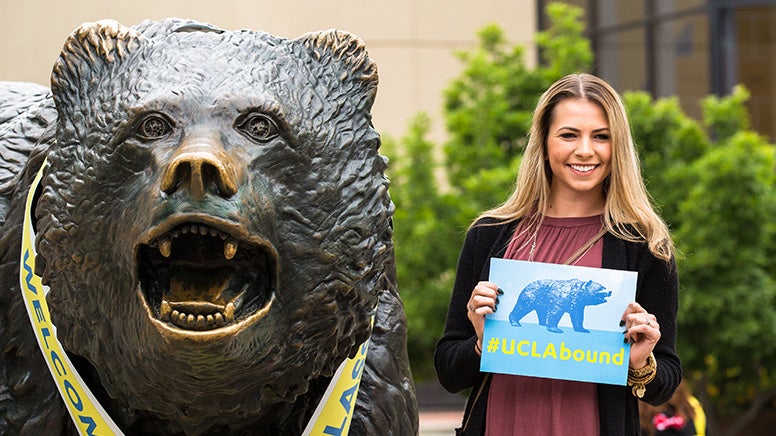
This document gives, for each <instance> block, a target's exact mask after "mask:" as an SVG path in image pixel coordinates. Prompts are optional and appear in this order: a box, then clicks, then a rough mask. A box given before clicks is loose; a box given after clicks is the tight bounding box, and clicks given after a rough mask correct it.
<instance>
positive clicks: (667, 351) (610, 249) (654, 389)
mask: <svg viewBox="0 0 776 436" xmlns="http://www.w3.org/2000/svg"><path fill="white" fill-rule="evenodd" d="M579 253H581V254H579ZM491 258H505V259H516V260H527V261H536V262H546V263H558V264H559V263H573V264H576V265H579V266H586V267H593V268H609V269H617V270H627V271H636V272H637V273H638V278H639V279H638V284H637V290H636V296H637V301H634V302H631V303H630V304H629V305H628V307H627V308H626V309H625V311H624V312H623V314H622V318H621V323H620V326H621V327H624V328H625V329H626V330H625V332H624V335H623V336H624V338H625V342H626V344H629V346H630V357H629V359H627V364H628V385H629V386H619V385H609V384H602V383H597V384H595V383H583V382H575V381H568V380H560V379H552V378H537V377H523V376H516V375H508V374H491V373H484V372H481V371H480V357H481V354H482V349H483V346H482V345H483V344H482V338H483V330H484V324H485V316H486V315H488V314H491V313H494V312H495V311H496V309H497V307H498V304H499V295H501V294H502V293H503V291H501V288H500V287H499V286H500V285H499V284H498V283H493V282H491V281H489V272H490V262H489V260H490V259H491ZM502 286H505V285H502ZM536 293H537V295H534V296H533V297H535V298H550V297H549V296H548V294H547V293H546V291H544V290H537V291H536ZM575 295H577V294H575ZM677 304H678V279H677V275H676V266H675V264H674V259H673V244H672V242H671V236H670V234H669V232H668V229H667V227H666V225H665V224H664V223H663V221H662V220H661V218H660V217H659V216H658V215H657V214H656V213H655V211H654V210H653V208H652V206H651V204H650V202H649V196H648V194H647V191H646V188H645V186H644V183H643V181H642V179H641V173H640V169H639V163H638V156H637V155H636V147H635V146H634V143H633V139H632V138H631V135H630V127H629V124H628V119H627V116H626V113H625V108H624V106H623V104H622V102H621V100H620V97H619V96H618V95H617V93H616V92H615V91H614V90H613V89H612V88H611V86H609V85H608V84H607V83H606V82H604V81H603V80H601V79H599V78H598V77H595V76H592V75H589V74H574V75H570V76H567V77H564V78H562V79H560V80H558V81H557V82H555V83H554V84H553V85H552V86H551V87H550V88H549V89H548V90H547V91H546V92H545V93H544V94H543V95H542V96H541V98H540V99H539V104H538V105H537V107H536V110H535V111H534V115H533V124H532V126H531V132H530V136H529V141H528V145H527V147H526V151H525V154H524V156H523V159H522V161H521V164H520V169H519V171H518V176H517V184H516V186H515V190H514V192H513V193H512V195H511V197H510V198H509V199H507V201H506V202H505V203H504V204H503V205H501V206H499V207H497V208H495V209H492V210H489V211H486V212H484V213H482V214H481V215H480V216H479V217H478V218H477V220H475V222H474V223H473V224H472V226H471V227H470V228H469V232H468V234H467V236H466V241H465V242H464V246H463V248H462V250H461V256H460V258H459V261H458V269H457V273H456V280H455V286H454V289H453V294H452V297H451V300H450V306H449V309H448V313H447V321H446V325H445V332H444V334H443V336H442V338H441V339H440V340H439V342H438V343H437V348H436V353H435V356H434V362H435V364H436V369H437V374H438V375H439V380H440V382H441V384H442V385H443V386H444V387H445V388H446V389H448V390H449V391H451V392H459V391H462V390H465V389H472V393H473V395H472V396H471V397H470V398H469V401H468V403H467V406H466V412H465V415H464V420H463V426H462V428H460V429H458V433H457V434H459V435H504V434H547V435H565V434H586V435H587V434H601V435H618V436H619V435H633V436H636V435H639V433H640V431H639V420H638V405H637V403H638V401H637V400H638V399H642V400H643V401H645V402H648V403H651V404H660V403H662V402H664V401H666V400H668V399H669V398H670V397H671V394H672V393H673V391H674V389H676V386H677V385H678V384H679V381H680V380H681V373H682V371H681V365H680V362H679V359H678V357H677V355H676V349H675V342H676V311H677ZM581 314H582V313H581V312H580V313H577V314H576V316H577V317H579V316H580V315H581ZM522 315H524V313H522V312H519V313H517V314H516V319H517V321H518V322H519V318H520V317H521V316H522ZM574 316H575V315H572V320H573V318H574ZM580 325H581V323H580ZM548 326H549V327H552V326H551V325H549V324H548ZM612 327H616V326H612ZM578 357H580V358H581V357H582V352H580V353H578Z"/></svg>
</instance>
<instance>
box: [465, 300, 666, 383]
mask: <svg viewBox="0 0 776 436" xmlns="http://www.w3.org/2000/svg"><path fill="white" fill-rule="evenodd" d="M469 318H470V319H471V317H469ZM620 325H622V326H625V342H626V343H630V344H631V349H630V367H631V368H633V369H639V368H643V367H645V366H647V357H649V354H650V353H651V352H652V350H654V349H655V345H657V341H659V340H660V324H658V322H657V318H655V315H652V314H651V313H649V312H647V311H646V310H645V309H644V308H643V307H641V305H640V304H639V303H636V302H633V303H630V304H629V305H628V307H627V308H626V309H625V312H624V313H623V314H622V321H620Z"/></svg>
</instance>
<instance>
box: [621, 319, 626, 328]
mask: <svg viewBox="0 0 776 436" xmlns="http://www.w3.org/2000/svg"><path fill="white" fill-rule="evenodd" d="M624 325H625V320H624V319H621V320H620V327H622V326H624Z"/></svg>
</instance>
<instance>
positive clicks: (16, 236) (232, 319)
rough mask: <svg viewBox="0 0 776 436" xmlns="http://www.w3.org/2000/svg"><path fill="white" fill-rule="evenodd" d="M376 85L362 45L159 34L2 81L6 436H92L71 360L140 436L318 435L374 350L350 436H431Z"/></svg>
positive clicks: (257, 35)
mask: <svg viewBox="0 0 776 436" xmlns="http://www.w3.org/2000/svg"><path fill="white" fill-rule="evenodd" d="M377 82H378V76H377V69H376V66H375V63H374V62H373V61H372V60H371V59H370V58H369V57H368V54H367V52H366V50H365V47H364V45H363V42H362V41H361V40H360V39H358V38H357V37H355V36H353V35H351V34H349V33H347V32H343V31H338V30H330V31H322V32H312V33H309V34H306V35H303V36H301V37H299V38H297V39H284V38H279V37H276V36H273V35H270V34H268V33H264V32H258V31H248V30H243V31H235V32H229V31H224V30H221V29H218V28H216V27H214V26H211V25H209V24H206V23H197V22H193V21H190V20H181V19H166V20H161V21H145V22H143V23H140V24H139V25H137V26H134V27H125V26H122V25H120V24H118V23H116V22H114V21H109V20H106V21H100V22H96V23H88V24H84V25H83V26H81V27H80V28H78V29H76V30H75V31H74V32H73V33H72V34H71V35H70V37H69V38H68V39H67V41H66V42H65V44H64V47H63V49H62V52H61V54H60V56H59V58H58V59H57V61H56V63H55V65H54V68H53V72H52V76H51V88H50V90H49V89H47V88H44V87H41V86H36V85H31V84H19V83H2V84H0V153H2V159H0V191H1V195H0V220H1V222H2V230H1V232H0V238H1V239H0V249H1V250H2V251H1V253H0V256H2V268H1V269H0V280H2V283H3V286H2V290H0V350H2V352H1V353H0V358H1V359H2V360H0V433H2V434H6V435H8V434H25V435H60V434H62V435H64V434H77V433H78V431H79V426H81V427H82V426H83V425H84V423H85V422H86V421H85V419H86V418H88V417H85V416H81V415H78V416H80V418H81V422H78V419H76V418H75V415H74V417H73V418H72V419H71V417H70V415H71V414H72V412H69V411H68V408H67V406H68V405H67V404H65V403H66V401H65V399H69V400H70V402H71V403H73V404H71V406H72V405H75V406H76V408H77V407H78V406H81V407H83V403H82V402H81V400H82V399H84V400H85V398H82V397H81V396H80V395H77V392H78V391H77V390H75V389H76V388H75V387H73V385H72V384H70V383H71V382H70V381H67V380H66V381H65V382H61V381H60V380H59V379H57V378H56V377H54V375H59V376H61V375H62V374H63V373H66V372H67V371H66V367H65V366H63V365H64V364H63V362H64V360H65V358H67V359H69V361H70V362H71V364H72V367H73V368H74V369H75V370H76V373H77V374H78V376H79V377H80V378H81V379H82V380H83V383H84V384H85V386H86V387H87V388H88V389H89V390H90V391H91V394H92V395H93V397H94V400H95V402H96V403H97V404H98V405H99V406H100V407H102V408H103V409H104V410H105V412H106V413H107V415H108V416H109V417H110V418H111V419H112V420H113V423H114V425H115V426H116V427H117V428H118V430H119V431H120V432H123V433H124V434H170V435H178V434H186V435H202V434H239V435H297V434H302V432H303V430H304V429H305V427H306V425H307V424H308V421H309V420H310V419H311V416H312V415H313V414H314V411H315V409H316V407H317V405H318V404H319V402H320V401H321V399H322V397H323V396H324V392H325V391H326V390H327V386H328V385H329V382H330V380H332V378H333V377H334V376H335V372H336V371H337V368H338V367H339V365H340V364H341V363H342V362H343V361H345V360H346V359H347V358H348V357H352V358H354V359H355V358H356V357H357V356H359V355H360V353H362V352H364V351H365V352H366V358H365V360H364V359H361V360H360V361H357V362H356V366H355V367H354V368H355V369H353V371H352V372H353V373H354V374H355V373H356V372H357V370H358V371H360V374H363V375H362V377H361V379H360V388H359V389H358V391H357V395H354V392H353V390H348V391H346V394H342V396H341V397H336V398H333V401H334V403H335V405H337V406H338V407H342V408H344V409H347V410H351V409H352V421H351V423H350V427H349V429H350V434H351V435H380V434H392V435H402V436H403V435H411V434H417V432H418V417H417V402H416V399H415V393H414V384H413V381H412V376H411V372H410V368H409V363H408V362H409V361H408V358H407V351H406V319H405V315H404V311H403V305H402V303H401V300H400V298H399V294H398V291H397V288H396V274H395V263H394V250H393V243H392V227H391V219H392V216H393V211H394V206H393V203H392V202H391V199H390V196H389V193H388V185H389V182H388V180H387V178H386V177H385V174H384V171H385V169H386V165H387V159H386V158H385V157H383V156H381V155H380V154H379V152H378V148H379V146H380V136H379V134H378V132H377V131H376V130H375V128H374V127H373V124H372V121H371V107H372V104H373V102H374V99H375V95H376V92H377ZM41 168H42V170H41V171H40V176H39V180H40V182H39V185H37V186H34V181H35V177H36V175H37V174H38V173H39V169H41ZM28 194H30V203H29V205H27V204H26V199H27V197H28ZM25 220H27V221H25ZM25 222H28V223H29V225H27V226H25V225H24V223H25ZM27 229H28V230H27ZM23 230H25V231H28V232H31V233H32V234H33V237H34V242H31V243H30V246H31V247H34V249H32V248H30V249H26V248H25V249H24V252H23V254H22V247H23V241H22V239H23V237H24V238H26V237H27V236H23ZM26 234H27V233H24V235H26ZM30 240H31V241H33V239H30ZM33 273H34V276H35V277H38V276H39V280H40V284H39V285H38V287H36V286H34V285H32V283H33V282H31V281H29V278H30V277H33ZM25 283H27V284H26V285H25ZM42 285H45V286H47V287H48V294H47V295H46V296H45V298H43V300H41V299H35V300H32V305H31V306H30V303H29V302H28V303H25V300H24V299H23V298H22V294H24V292H33V293H34V294H35V296H36V297H37V296H40V294H38V293H37V292H39V291H40V289H39V287H40V286H42ZM26 286H27V287H29V289H26V291H25V287H26ZM42 301H45V302H46V303H47V306H48V311H49V312H45V311H44V310H43V309H41V306H40V305H41V302H42ZM46 315H48V316H50V322H51V323H52V324H53V326H55V332H56V335H55V336H54V335H53V334H52V331H51V330H50V329H45V330H44V329H43V328H40V329H37V328H34V326H35V325H36V324H35V322H36V320H37V321H41V322H43V321H46V322H48V321H49V320H47V319H45V318H46ZM31 321H32V322H31ZM54 337H56V339H58V342H59V343H60V344H61V348H62V350H64V351H62V352H61V353H59V354H57V353H56V349H55V348H51V349H49V347H50V346H51V343H50V341H53V340H54V339H53V338H54ZM41 338H42V339H41ZM39 341H40V342H39ZM367 341H368V342H367ZM41 351H43V352H41ZM46 353H49V354H46ZM49 367H50V368H49ZM58 383H59V385H58ZM58 389H61V390H62V391H63V392H64V394H63V395H62V396H60V394H59V392H58ZM78 410H80V409H78ZM89 419H91V418H89ZM76 422H78V424H76ZM343 423H344V421H343ZM80 430H81V431H84V429H83V428H80ZM92 430H93V427H91V428H90V429H88V431H92ZM330 430H331V432H330V433H331V434H339V433H337V431H343V432H344V428H343V427H342V426H341V423H340V422H335V423H332V425H331V426H330ZM327 433H328V432H327Z"/></svg>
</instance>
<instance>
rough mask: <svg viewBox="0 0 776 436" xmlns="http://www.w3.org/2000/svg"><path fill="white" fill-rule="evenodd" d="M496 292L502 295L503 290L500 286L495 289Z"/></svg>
mask: <svg viewBox="0 0 776 436" xmlns="http://www.w3.org/2000/svg"><path fill="white" fill-rule="evenodd" d="M496 292H498V293H499V295H504V290H503V289H501V288H498V289H496Z"/></svg>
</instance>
